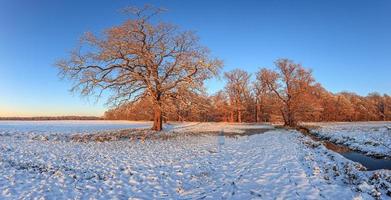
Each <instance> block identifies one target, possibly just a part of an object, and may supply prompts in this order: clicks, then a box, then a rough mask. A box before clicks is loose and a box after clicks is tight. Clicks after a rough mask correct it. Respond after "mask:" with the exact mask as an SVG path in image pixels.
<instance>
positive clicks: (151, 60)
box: [57, 6, 391, 131]
mask: <svg viewBox="0 0 391 200" xmlns="http://www.w3.org/2000/svg"><path fill="white" fill-rule="evenodd" d="M125 12H126V13H128V14H129V13H130V14H131V16H132V17H131V18H130V19H128V20H126V21H125V22H124V23H122V24H120V25H118V26H113V27H111V28H108V29H107V30H105V31H104V32H103V33H102V34H97V35H96V34H93V33H87V34H86V35H85V36H84V37H82V39H81V44H80V46H79V47H78V48H76V49H75V50H74V51H72V53H71V54H70V56H69V57H68V58H66V59H62V60H60V61H58V63H57V67H58V68H59V71H60V72H59V74H60V76H61V77H62V78H68V79H69V80H71V81H73V83H74V85H73V87H72V91H77V92H80V93H81V94H82V95H86V96H91V95H92V96H97V97H98V98H99V97H100V96H101V95H102V94H103V93H105V92H107V94H110V95H111V96H110V97H111V98H109V100H108V103H109V104H111V105H112V106H113V107H115V109H112V110H109V111H108V112H106V114H105V118H106V119H128V120H153V122H154V124H153V127H152V129H153V130H157V131H159V130H161V129H162V123H163V121H164V120H178V121H230V122H260V121H265V122H267V121H283V122H284V124H285V125H287V126H295V125H296V124H297V122H298V121H356V120H388V119H390V110H391V109H390V105H391V103H390V97H388V96H380V95H377V94H372V95H369V96H368V97H360V96H358V95H355V94H350V93H341V94H332V93H330V92H328V91H326V90H325V89H324V88H322V87H321V85H320V84H318V83H316V82H315V80H314V78H313V76H312V73H311V71H310V70H307V69H305V68H303V67H302V66H301V65H299V64H296V63H294V62H293V61H291V60H288V59H280V60H277V61H276V69H275V70H270V69H266V68H263V69H261V70H260V71H259V72H257V73H256V74H255V81H251V79H250V77H251V75H250V74H249V73H247V72H245V71H243V70H240V69H237V70H233V71H230V72H227V73H225V74H224V77H225V79H226V80H227V84H226V86H225V89H224V90H223V91H220V92H218V93H217V94H215V95H212V96H210V95H207V94H206V93H205V87H204V81H205V80H206V79H209V78H212V77H214V76H217V75H218V74H219V71H220V69H221V67H222V65H223V64H222V61H220V60H219V59H216V58H214V57H212V56H211V54H210V52H209V50H208V49H207V48H206V47H204V46H202V45H200V44H199V39H198V37H197V36H196V35H195V34H194V33H193V32H191V31H181V30H180V29H179V28H178V27H177V26H175V25H172V24H169V23H164V22H160V21H157V20H153V19H154V18H155V17H156V16H158V14H160V13H161V12H162V10H161V9H159V8H155V7H152V6H145V7H143V8H134V7H131V8H126V9H125Z"/></svg>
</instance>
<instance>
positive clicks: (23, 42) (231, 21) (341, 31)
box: [0, 0, 391, 116]
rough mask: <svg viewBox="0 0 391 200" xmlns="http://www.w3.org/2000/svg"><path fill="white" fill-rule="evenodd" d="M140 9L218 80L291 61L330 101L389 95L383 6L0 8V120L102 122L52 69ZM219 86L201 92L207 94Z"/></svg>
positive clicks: (117, 1)
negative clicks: (92, 118)
mask: <svg viewBox="0 0 391 200" xmlns="http://www.w3.org/2000/svg"><path fill="white" fill-rule="evenodd" d="M145 3H149V4H153V5H156V6H160V7H164V8H167V9H168V12H167V13H165V14H164V15H162V16H161V18H162V20H164V21H169V22H171V23H174V24H177V25H179V26H180V27H181V28H183V29H184V30H194V31H196V32H197V34H198V35H199V36H200V38H201V43H202V44H203V45H205V46H208V47H209V48H210V49H211V51H212V53H213V55H214V56H217V57H219V58H221V59H222V60H224V63H225V67H224V70H225V71H226V70H231V69H234V68H242V69H245V70H247V71H249V72H255V71H257V70H258V69H259V68H260V67H269V68H272V67H273V62H274V61H275V60H276V59H278V58H290V59H292V60H294V61H296V62H299V63H301V64H303V65H304V66H305V67H308V68H311V69H313V71H314V76H315V78H316V80H317V81H318V82H320V83H321V84H322V85H323V86H324V87H325V88H327V89H328V90H330V91H332V92H340V91H346V90H347V91H352V92H356V93H358V94H360V95H366V94H368V93H369V92H371V91H378V92H380V93H387V94H391V80H390V78H389V77H390V75H391V59H390V58H391V37H390V36H391V12H390V10H391V1H388V0H377V1H370V0H367V1H364V0H344V1H339V0H334V1H332V0H330V1H325V0H308V1H290V0H270V1H255V0H254V1H223V0H221V1H217V0H216V1H208V0H198V1H180V0H177V1H170V0H162V1H132V0H111V1H109V0H100V1H93V0H83V1H76V0H75V1H71V0H62V1H60V0H35V1H22V0H0V94H1V96H0V116H38V115H39V116H43V115H45V116H48V115H49V116H50V115H97V116H99V115H102V114H103V112H104V110H105V109H106V106H105V105H104V103H105V100H104V99H103V100H100V101H98V102H96V101H95V99H93V98H92V99H86V98H81V97H80V96H79V95H78V94H72V93H70V92H69V91H68V89H69V88H70V86H71V84H70V83H69V82H66V81H62V80H60V79H59V78H58V77H57V69H56V68H55V67H53V63H55V62H56V60H58V59H60V58H64V57H66V56H67V53H68V52H69V51H70V50H72V49H73V48H74V47H75V45H76V44H77V42H78V39H79V38H80V36H81V35H82V34H83V33H84V32H86V31H92V32H95V33H99V32H100V31H102V30H103V29H105V28H107V27H110V26H112V25H116V24H119V23H121V22H123V21H124V20H125V19H126V16H125V15H123V14H121V13H120V12H119V10H120V9H121V8H123V7H124V6H127V5H130V4H132V5H144V4H145ZM223 85H224V83H223V81H221V80H212V81H208V82H207V87H208V91H209V92H211V93H212V92H214V91H217V90H218V89H221V88H223Z"/></svg>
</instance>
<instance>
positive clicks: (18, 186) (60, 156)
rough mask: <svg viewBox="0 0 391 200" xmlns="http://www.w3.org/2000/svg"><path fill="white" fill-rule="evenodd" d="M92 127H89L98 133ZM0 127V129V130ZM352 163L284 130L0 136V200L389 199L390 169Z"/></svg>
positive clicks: (209, 127) (175, 128) (216, 127)
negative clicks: (140, 138) (111, 137)
mask: <svg viewBox="0 0 391 200" xmlns="http://www.w3.org/2000/svg"><path fill="white" fill-rule="evenodd" d="M81 123H82V124H83V123H85V122H81ZM100 123H101V122H99V123H98V124H100ZM106 123H107V126H111V124H110V123H108V122H106ZM121 124H122V123H121ZM93 126H95V125H93V124H91V125H90V128H88V131H89V132H90V133H91V132H93V130H98V131H101V130H102V129H100V128H101V127H100V128H98V129H96V127H93ZM169 126H170V127H169ZM169 126H166V130H167V131H168V132H179V133H181V132H182V133H185V132H186V131H192V132H197V131H199V132H200V133H201V132H203V131H221V129H224V131H225V130H229V131H236V132H238V133H244V132H243V130H242V128H244V129H254V130H258V129H261V128H265V129H270V128H271V126H269V125H251V124H225V123H182V124H180V123H175V124H171V125H169ZM114 127H115V129H117V128H118V127H117V126H114ZM167 127H169V128H167ZM17 129H18V127H14V128H13V129H12V130H14V131H17ZM27 129H28V128H23V129H21V131H26V130H27ZM33 129H34V128H31V129H28V130H33ZM7 130H9V127H8V128H7ZM61 130H64V129H61ZM65 130H66V131H65V134H72V133H71V131H69V130H68V129H65ZM85 130H87V129H85ZM104 130H105V131H107V130H108V129H104ZM1 131H2V132H6V131H4V129H2V127H0V132H1ZM58 131H60V130H58ZM77 131H78V130H76V132H77ZM48 132H50V130H45V131H44V134H47V133H48ZM360 169H362V166H360V165H359V164H357V163H354V162H352V161H349V160H347V159H345V158H344V157H342V156H341V155H339V154H337V153H334V152H331V151H329V150H327V149H326V148H325V147H323V146H322V145H321V144H320V143H317V142H314V141H312V140H310V139H309V138H307V137H305V136H303V135H301V134H300V133H299V132H297V131H291V130H284V129H274V130H270V131H268V132H265V133H262V134H255V135H246V134H243V136H238V137H224V136H222V135H212V134H210V135H208V134H203V135H201V134H200V135H198V136H197V135H186V134H183V135H181V134H178V136H177V137H174V138H170V139H169V140H146V141H145V142H143V143H141V142H135V141H133V142H131V141H129V140H119V141H110V142H86V143H81V142H71V141H62V140H46V141H41V140H33V139H31V138H29V137H19V136H16V135H13V134H3V135H0V199H34V198H41V197H42V198H45V199H53V198H57V199H90V198H91V199H128V198H132V199H156V198H164V199H222V198H223V199H337V198H338V199H373V198H374V197H378V198H382V199H390V196H387V190H391V189H390V188H391V178H390V171H387V170H378V171H375V172H365V171H360ZM374 174H376V179H375V178H373V177H374ZM383 186H384V187H383Z"/></svg>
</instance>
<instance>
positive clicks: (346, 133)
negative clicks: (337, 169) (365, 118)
mask: <svg viewBox="0 0 391 200" xmlns="http://www.w3.org/2000/svg"><path fill="white" fill-rule="evenodd" d="M312 125H317V126H320V127H319V128H317V129H314V130H312V131H311V132H312V133H314V134H315V135H317V136H319V137H321V138H323V139H327V140H330V141H331V142H334V143H337V144H343V145H346V146H348V147H350V148H351V149H353V150H358V151H362V152H365V153H367V154H368V155H372V156H376V157H389V158H391V130H390V129H389V128H388V127H391V122H357V123H313V124H312Z"/></svg>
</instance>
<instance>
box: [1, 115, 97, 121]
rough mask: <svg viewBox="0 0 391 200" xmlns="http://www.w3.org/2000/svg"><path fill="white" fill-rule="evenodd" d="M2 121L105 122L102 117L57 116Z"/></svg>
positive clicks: (15, 118) (12, 118) (16, 118)
mask: <svg viewBox="0 0 391 200" xmlns="http://www.w3.org/2000/svg"><path fill="white" fill-rule="evenodd" d="M0 120H19V121H49V120H103V118H102V117H94V116H55V117H0Z"/></svg>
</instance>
